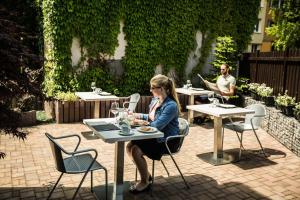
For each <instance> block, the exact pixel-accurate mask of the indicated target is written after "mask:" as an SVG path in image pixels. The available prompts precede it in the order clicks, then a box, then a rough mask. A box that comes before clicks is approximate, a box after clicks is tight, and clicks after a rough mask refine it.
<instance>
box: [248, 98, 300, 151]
mask: <svg viewBox="0 0 300 200" xmlns="http://www.w3.org/2000/svg"><path fill="white" fill-rule="evenodd" d="M256 103H261V102H258V101H255V100H254V99H252V98H249V97H246V98H245V106H248V105H251V104H256ZM266 111H267V116H266V117H265V118H264V121H263V123H262V128H263V129H264V130H265V131H266V132H267V133H268V134H270V135H272V136H273V137H274V138H275V139H276V140H278V141H279V142H280V143H282V144H283V145H284V146H285V147H286V148H288V149H289V150H291V151H292V152H294V153H295V154H296V155H297V156H300V121H299V120H297V119H295V118H294V117H290V116H287V115H285V114H283V112H280V111H279V110H278V109H275V108H274V107H266ZM262 143H263V141H262Z"/></svg>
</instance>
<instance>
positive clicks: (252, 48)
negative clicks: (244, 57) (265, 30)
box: [251, 44, 260, 53]
mask: <svg viewBox="0 0 300 200" xmlns="http://www.w3.org/2000/svg"><path fill="white" fill-rule="evenodd" d="M259 50H260V45H259V44H252V45H251V52H252V53H253V52H256V51H259Z"/></svg>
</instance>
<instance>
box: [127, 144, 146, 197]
mask: <svg viewBox="0 0 300 200" xmlns="http://www.w3.org/2000/svg"><path fill="white" fill-rule="evenodd" d="M126 151H127V153H128V155H129V156H130V157H132V159H133V161H134V163H135V165H136V167H137V169H138V171H139V173H140V176H141V182H139V183H138V184H137V185H136V186H135V188H136V190H138V191H141V190H143V189H145V188H146V187H147V186H148V184H149V173H148V165H147V162H146V160H145V158H144V157H143V155H144V153H143V152H142V150H141V149H140V148H139V147H138V146H137V145H134V144H132V143H131V142H130V143H128V144H127V146H126Z"/></svg>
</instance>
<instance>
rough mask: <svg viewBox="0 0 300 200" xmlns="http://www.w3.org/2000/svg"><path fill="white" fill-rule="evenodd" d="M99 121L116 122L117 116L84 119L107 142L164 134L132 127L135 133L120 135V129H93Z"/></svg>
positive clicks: (147, 137)
mask: <svg viewBox="0 0 300 200" xmlns="http://www.w3.org/2000/svg"><path fill="white" fill-rule="evenodd" d="M97 122H98V123H99V122H106V123H114V122H115V118H101V119H84V120H83V123H84V124H85V125H87V126H88V127H89V128H90V129H92V130H93V131H94V133H95V134H98V135H99V136H100V138H101V139H102V140H103V141H104V142H107V143H115V142H120V141H131V140H142V139H150V138H160V137H163V136H164V133H163V132H160V131H157V132H154V133H142V132H139V131H137V130H136V129H131V131H132V132H133V133H134V134H133V135H128V136H123V135H120V134H119V133H120V130H113V131H101V132H97V131H96V130H95V129H93V127H92V126H90V125H92V124H93V123H97Z"/></svg>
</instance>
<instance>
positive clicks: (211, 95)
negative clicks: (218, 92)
mask: <svg viewBox="0 0 300 200" xmlns="http://www.w3.org/2000/svg"><path fill="white" fill-rule="evenodd" d="M207 97H208V100H209V101H210V103H211V104H212V105H211V106H210V107H214V100H215V93H213V92H211V93H208V94H207Z"/></svg>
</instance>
